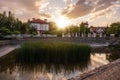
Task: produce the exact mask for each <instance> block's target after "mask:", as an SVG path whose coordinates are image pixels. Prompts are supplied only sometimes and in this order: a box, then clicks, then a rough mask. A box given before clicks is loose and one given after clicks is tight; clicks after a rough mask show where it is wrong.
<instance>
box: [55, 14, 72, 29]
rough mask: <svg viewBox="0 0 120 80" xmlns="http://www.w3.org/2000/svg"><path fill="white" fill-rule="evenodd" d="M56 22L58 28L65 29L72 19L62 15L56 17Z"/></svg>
mask: <svg viewBox="0 0 120 80" xmlns="http://www.w3.org/2000/svg"><path fill="white" fill-rule="evenodd" d="M55 22H56V24H57V26H58V28H62V29H63V28H65V27H67V26H68V25H69V23H70V20H69V19H68V18H66V17H64V16H60V17H58V18H56V20H55Z"/></svg>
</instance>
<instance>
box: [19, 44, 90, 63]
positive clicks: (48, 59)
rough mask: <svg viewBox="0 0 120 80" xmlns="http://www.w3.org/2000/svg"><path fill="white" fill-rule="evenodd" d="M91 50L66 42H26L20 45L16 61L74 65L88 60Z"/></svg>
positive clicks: (87, 47)
mask: <svg viewBox="0 0 120 80" xmlns="http://www.w3.org/2000/svg"><path fill="white" fill-rule="evenodd" d="M90 52H91V48H90V46H88V45H78V44H74V43H67V42H26V43H24V44H22V45H21V48H20V49H19V53H18V54H17V59H18V60H17V61H19V62H21V63H25V64H26V63H31V64H32V63H33V64H37V63H41V64H42V63H44V64H64V65H67V64H74V63H79V62H84V61H86V60H89V58H90Z"/></svg>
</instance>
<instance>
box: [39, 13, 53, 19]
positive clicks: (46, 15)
mask: <svg viewBox="0 0 120 80" xmlns="http://www.w3.org/2000/svg"><path fill="white" fill-rule="evenodd" d="M40 16H41V17H44V18H51V17H52V16H51V15H50V13H40Z"/></svg>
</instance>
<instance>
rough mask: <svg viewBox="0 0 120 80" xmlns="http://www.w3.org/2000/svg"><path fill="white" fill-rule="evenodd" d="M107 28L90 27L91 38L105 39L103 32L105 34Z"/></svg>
mask: <svg viewBox="0 0 120 80" xmlns="http://www.w3.org/2000/svg"><path fill="white" fill-rule="evenodd" d="M106 29H107V27H93V26H91V27H90V33H91V34H92V36H93V37H97V35H98V36H99V37H105V35H106V34H105V32H106Z"/></svg>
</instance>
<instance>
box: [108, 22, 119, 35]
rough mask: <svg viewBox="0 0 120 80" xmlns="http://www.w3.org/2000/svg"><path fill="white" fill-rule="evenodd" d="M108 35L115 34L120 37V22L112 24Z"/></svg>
mask: <svg viewBox="0 0 120 80" xmlns="http://www.w3.org/2000/svg"><path fill="white" fill-rule="evenodd" d="M107 34H115V35H116V36H119V34H120V22H116V23H112V24H111V25H110V27H109V28H108V29H107Z"/></svg>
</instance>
